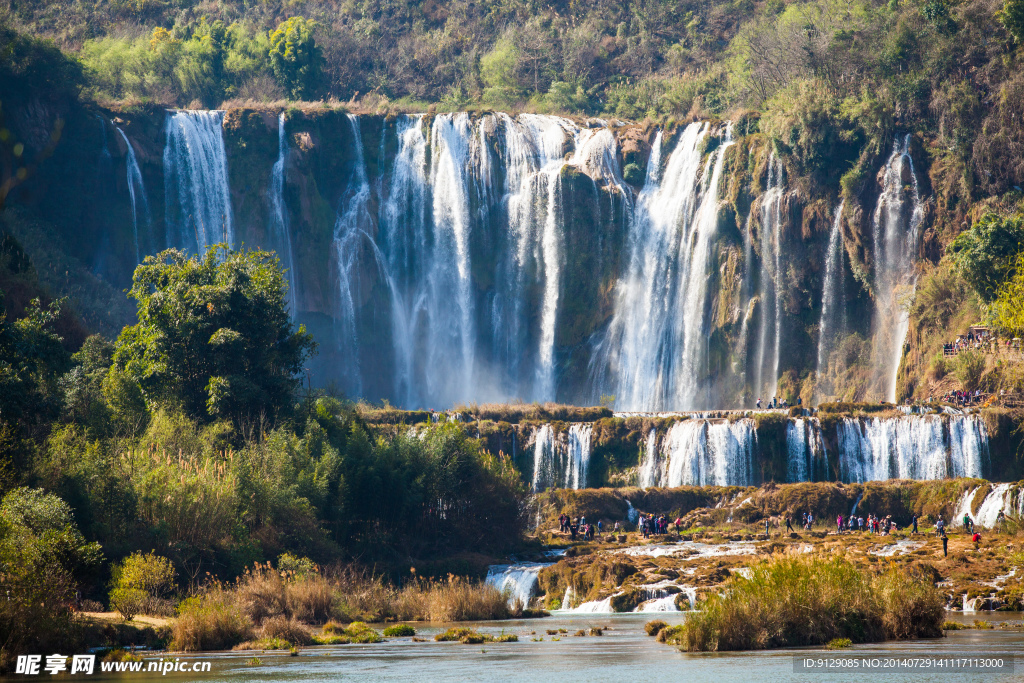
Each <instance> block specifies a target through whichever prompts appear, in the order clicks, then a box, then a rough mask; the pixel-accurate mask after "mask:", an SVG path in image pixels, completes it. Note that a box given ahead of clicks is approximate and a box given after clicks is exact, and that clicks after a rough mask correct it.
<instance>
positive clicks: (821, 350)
mask: <svg viewBox="0 0 1024 683" xmlns="http://www.w3.org/2000/svg"><path fill="white" fill-rule="evenodd" d="M844 201H845V200H844ZM844 201H841V202H839V206H838V207H836V212H835V217H834V218H833V219H832V232H831V233H830V234H829V238H828V253H827V254H826V257H825V283H824V286H823V287H822V292H821V322H820V323H819V325H818V365H817V371H816V376H817V386H816V387H815V389H816V391H817V393H818V394H819V395H822V394H823V389H826V388H827V393H828V394H831V393H833V389H832V385H831V383H828V384H826V383H825V381H824V380H823V379H822V378H823V377H824V376H825V375H826V374H827V373H826V371H827V366H828V359H829V356H830V355H831V353H832V351H833V350H834V347H835V343H836V341H838V340H840V339H841V338H842V336H843V334H844V333H845V331H846V285H845V279H846V278H845V274H844V271H843V256H844V255H845V253H846V250H845V248H844V247H843V230H842V223H843V206H844Z"/></svg>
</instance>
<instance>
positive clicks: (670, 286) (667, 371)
mask: <svg viewBox="0 0 1024 683" xmlns="http://www.w3.org/2000/svg"><path fill="white" fill-rule="evenodd" d="M709 134H710V127H709V126H708V124H701V123H692V124H690V125H688V126H687V127H686V129H685V130H684V131H683V132H682V134H681V135H680V136H679V140H678V142H677V143H676V146H675V149H674V150H673V151H672V152H671V154H669V155H668V159H667V161H665V162H664V169H662V163H663V162H662V158H663V155H664V151H663V145H664V139H663V135H662V134H661V133H660V132H659V133H658V134H657V135H656V137H655V140H654V144H653V146H652V150H651V156H650V159H649V160H648V164H647V175H646V179H645V182H644V187H643V189H642V190H641V192H640V195H639V197H638V198H637V201H636V209H635V211H634V213H633V217H632V220H630V222H629V228H628V235H627V243H626V251H627V254H628V260H627V265H626V272H625V274H624V275H623V277H622V278H621V279H620V280H619V282H618V284H617V285H616V290H615V291H616V294H615V296H616V299H615V313H614V315H613V318H612V322H611V324H610V326H609V330H608V335H607V337H606V339H605V340H604V342H603V344H602V354H603V356H604V358H603V359H601V360H600V361H599V363H598V364H599V365H601V366H604V365H609V366H610V367H611V371H612V375H613V377H614V381H615V385H616V387H617V391H616V396H617V400H616V404H617V406H618V407H619V409H620V410H638V411H646V410H654V409H663V408H666V407H668V406H672V407H675V408H680V409H683V408H696V407H698V406H703V405H706V404H708V403H709V402H710V401H709V399H708V398H707V397H706V396H705V395H703V393H704V392H703V391H702V389H704V390H707V389H708V387H702V386H701V379H700V378H701V377H702V376H703V374H704V368H705V367H706V365H705V364H706V349H707V333H706V332H707V330H706V326H707V318H708V316H707V311H706V307H707V305H708V302H707V291H708V288H707V282H708V277H709V268H710V267H711V244H712V239H713V237H714V234H715V232H716V229H717V217H718V185H719V181H720V179H721V173H722V165H723V162H724V159H725V152H726V150H727V149H728V147H729V146H730V145H731V144H732V133H731V127H730V126H727V127H726V129H725V131H724V133H723V135H724V141H723V142H721V143H720V144H719V146H718V148H717V149H716V150H715V151H714V152H713V153H712V154H710V155H709V156H708V157H707V159H705V160H702V156H701V150H702V149H703V147H704V142H705V140H706V139H707V137H708V135H709ZM702 162H703V163H702Z"/></svg>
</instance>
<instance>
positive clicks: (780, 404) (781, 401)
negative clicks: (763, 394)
mask: <svg viewBox="0 0 1024 683" xmlns="http://www.w3.org/2000/svg"><path fill="white" fill-rule="evenodd" d="M803 404H804V400H803V399H802V398H800V397H799V396H797V398H796V405H798V406H802V405H803ZM766 407H767V408H769V409H771V408H788V407H789V402H788V401H786V399H785V398H779V397H778V396H772V400H770V401H768V405H767V406H766ZM757 408H758V409H759V410H760V408H761V399H760V398H758V399H757Z"/></svg>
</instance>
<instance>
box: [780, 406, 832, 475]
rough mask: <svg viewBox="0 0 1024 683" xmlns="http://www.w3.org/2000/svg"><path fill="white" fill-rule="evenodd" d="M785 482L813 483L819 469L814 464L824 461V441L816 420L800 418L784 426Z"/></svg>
mask: <svg viewBox="0 0 1024 683" xmlns="http://www.w3.org/2000/svg"><path fill="white" fill-rule="evenodd" d="M786 451H787V456H788V459H787V469H786V479H787V481H791V482H797V481H814V480H815V479H816V477H815V476H814V475H815V473H816V472H817V471H819V470H820V468H817V467H815V465H816V463H818V462H822V461H824V459H825V441H824V440H823V439H822V437H821V426H820V424H819V423H818V421H817V420H816V419H804V418H802V417H799V418H796V419H793V420H790V421H789V423H788V424H787V425H786Z"/></svg>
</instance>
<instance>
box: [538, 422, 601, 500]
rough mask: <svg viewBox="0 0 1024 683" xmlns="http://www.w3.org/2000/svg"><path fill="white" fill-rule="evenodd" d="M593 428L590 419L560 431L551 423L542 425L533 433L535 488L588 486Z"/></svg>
mask: <svg viewBox="0 0 1024 683" xmlns="http://www.w3.org/2000/svg"><path fill="white" fill-rule="evenodd" d="M593 429H594V425H593V424H592V423H588V422H583V423H575V424H572V425H570V426H569V429H568V431H566V432H565V433H556V432H555V430H554V428H553V427H552V426H551V425H550V424H544V425H541V426H540V428H539V429H538V430H537V432H536V433H535V434H534V436H533V490H534V492H538V491H543V490H544V489H545V488H548V487H554V488H566V489H582V488H586V486H587V470H588V467H589V465H590V453H591V444H590V437H591V433H592V431H593Z"/></svg>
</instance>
